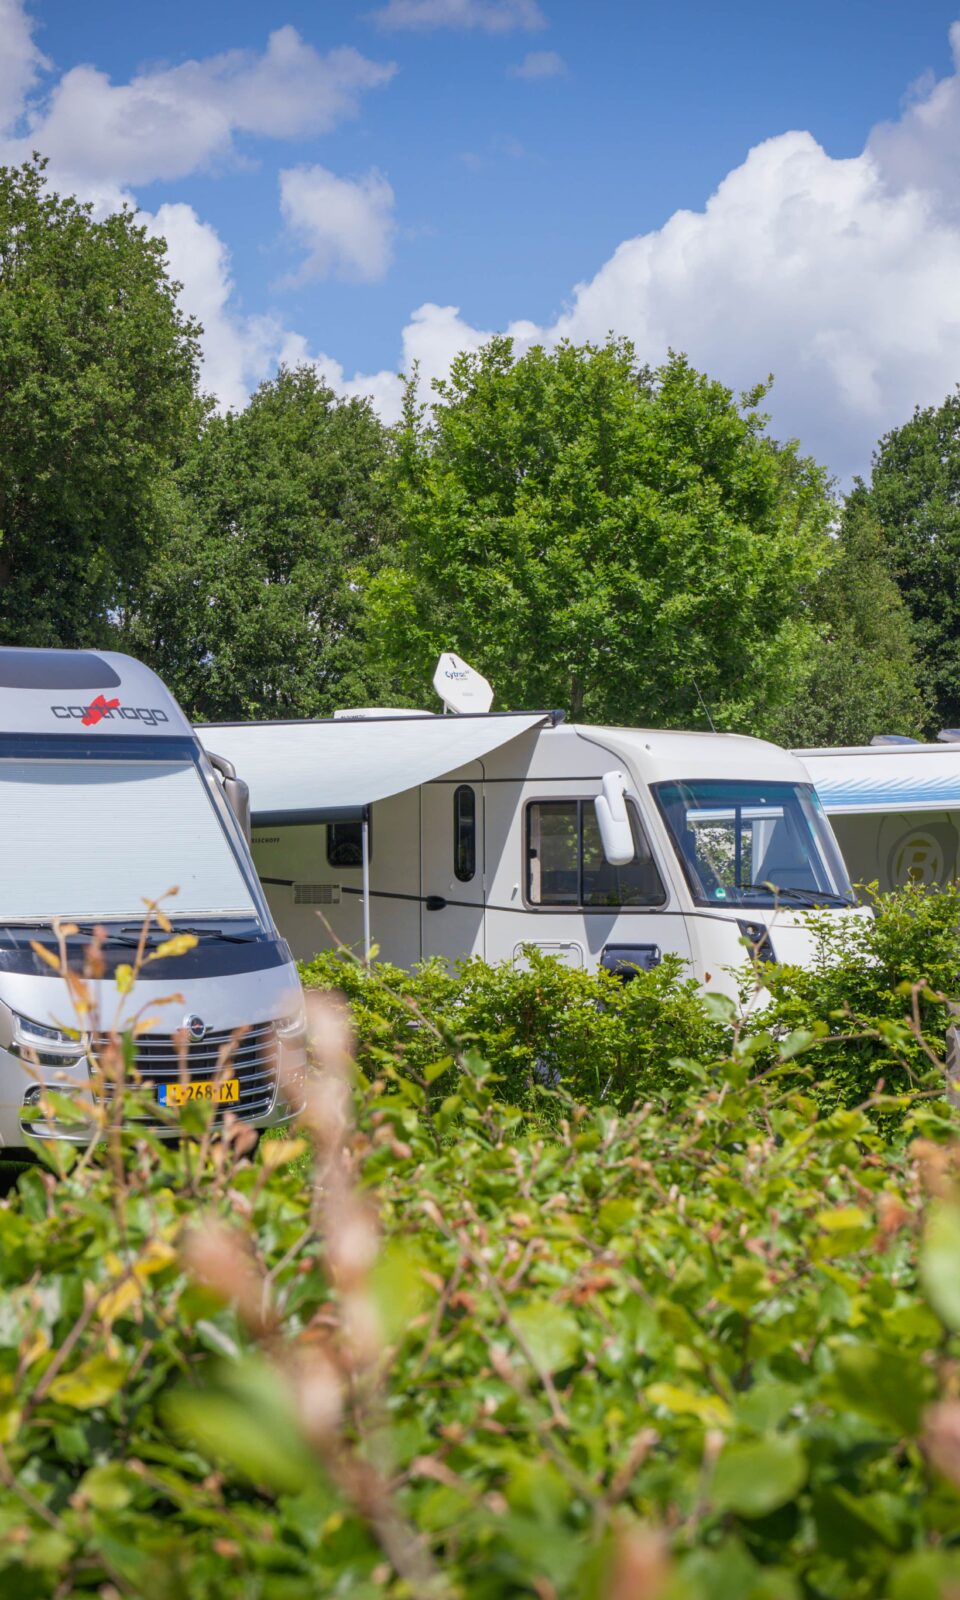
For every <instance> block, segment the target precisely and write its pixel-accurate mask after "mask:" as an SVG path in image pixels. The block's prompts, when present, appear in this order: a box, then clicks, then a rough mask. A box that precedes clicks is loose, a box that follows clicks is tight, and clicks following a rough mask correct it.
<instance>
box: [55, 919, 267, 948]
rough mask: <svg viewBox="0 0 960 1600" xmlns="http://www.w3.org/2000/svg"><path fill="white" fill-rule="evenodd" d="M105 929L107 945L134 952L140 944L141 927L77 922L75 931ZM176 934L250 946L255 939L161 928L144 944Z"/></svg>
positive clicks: (203, 930)
mask: <svg viewBox="0 0 960 1600" xmlns="http://www.w3.org/2000/svg"><path fill="white" fill-rule="evenodd" d="M99 927H105V928H106V930H107V938H106V943H107V944H122V945H124V946H126V947H127V948H128V949H131V950H135V949H136V948H137V946H138V945H139V943H140V939H141V936H142V933H143V929H142V927H140V926H138V925H137V924H136V923H130V924H127V925H126V926H124V927H122V928H117V929H115V930H114V929H111V927H110V925H109V923H99V922H79V923H77V929H78V931H79V932H80V933H86V934H92V933H93V931H94V929H95V928H99ZM178 933H192V934H193V936H194V938H196V939H222V940H223V941H224V943H225V944H250V943H252V941H253V940H255V939H256V937H257V935H256V934H255V933H225V932H224V931H223V930H222V929H220V928H183V927H174V929H173V932H172V933H165V932H164V931H163V929H162V928H158V927H156V926H153V927H151V928H150V930H149V932H148V934H147V938H146V944H147V946H148V947H149V946H150V945H154V944H162V943H163V942H164V941H165V940H166V939H175V938H176V936H177V934H178Z"/></svg>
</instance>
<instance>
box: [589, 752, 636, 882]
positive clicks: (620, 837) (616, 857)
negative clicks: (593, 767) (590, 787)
mask: <svg viewBox="0 0 960 1600" xmlns="http://www.w3.org/2000/svg"><path fill="white" fill-rule="evenodd" d="M625 781H626V780H625V778H624V776H623V773H622V772H605V773H604V775H603V782H602V784H601V791H602V792H601V793H600V794H598V795H597V798H596V800H595V801H594V802H593V803H594V807H595V810H596V813H597V826H598V828H599V829H600V842H601V843H602V845H603V853H604V855H605V856H606V858H607V860H608V861H609V863H610V865H611V866H612V867H625V866H626V865H627V862H628V861H632V860H633V859H634V856H635V855H636V849H635V846H634V842H633V829H632V827H631V826H630V814H629V812H628V811H627V802H626V800H625V799H624V796H623V789H624V783H625Z"/></svg>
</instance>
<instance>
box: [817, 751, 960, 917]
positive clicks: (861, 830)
mask: <svg viewBox="0 0 960 1600" xmlns="http://www.w3.org/2000/svg"><path fill="white" fill-rule="evenodd" d="M795 754H796V755H797V756H799V758H800V759H801V760H802V762H803V764H804V766H805V767H806V768H807V771H808V772H809V773H810V776H811V778H812V780H813V782H814V784H815V785H816V789H817V793H818V794H819V796H820V799H821V802H822V804H823V808H824V810H825V811H826V813H827V815H828V816H829V818H830V821H831V823H832V824H833V828H834V832H835V833H836V835H837V838H838V840H839V843H840V848H841V849H842V851H843V856H844V860H845V861H846V864H847V869H848V871H849V873H850V877H851V878H852V880H853V882H854V884H870V883H878V884H879V886H880V888H881V889H896V888H898V887H899V886H900V885H902V884H907V883H926V884H933V883H949V882H952V881H953V880H954V879H955V878H956V877H957V876H958V875H960V744H953V743H951V744H906V743H904V744H876V745H864V746H860V747H855V746H851V747H850V748H848V749H830V750H797V751H796V752H795Z"/></svg>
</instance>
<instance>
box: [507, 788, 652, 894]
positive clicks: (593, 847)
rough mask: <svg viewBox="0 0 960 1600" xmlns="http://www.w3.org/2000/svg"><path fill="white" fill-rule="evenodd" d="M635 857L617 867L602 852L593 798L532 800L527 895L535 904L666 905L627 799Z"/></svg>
mask: <svg viewBox="0 0 960 1600" xmlns="http://www.w3.org/2000/svg"><path fill="white" fill-rule="evenodd" d="M627 809H628V812H629V816H630V825H631V828H632V830H633V843H634V859H633V860H632V861H628V862H627V864H626V866H622V867H614V866H611V864H610V862H609V861H607V859H606V857H605V856H604V853H603V844H602V842H601V839H600V829H599V826H598V824H597V814H596V810H595V808H594V804H593V801H592V800H534V801H532V802H531V804H530V805H528V806H527V819H526V855H527V861H526V867H527V899H528V901H529V902H530V904H531V905H535V906H585V907H591V908H594V909H601V908H603V907H604V906H662V905H664V904H665V903H666V899H667V895H666V891H665V889H664V887H663V881H662V879H661V877H660V874H659V872H658V871H657V867H656V863H655V862H654V859H653V855H652V853H651V850H650V845H649V842H648V840H647V836H646V833H645V832H644V828H643V824H642V822H641V821H640V816H639V813H638V811H637V808H636V806H635V805H634V803H633V801H632V800H628V801H627Z"/></svg>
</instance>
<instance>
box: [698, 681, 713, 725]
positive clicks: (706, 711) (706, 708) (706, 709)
mask: <svg viewBox="0 0 960 1600" xmlns="http://www.w3.org/2000/svg"><path fill="white" fill-rule="evenodd" d="M693 687H694V688H695V689H696V691H697V699H698V700H699V701H700V704H701V705H702V706H703V714H704V716H705V717H706V719H707V721H708V722H709V724H710V732H711V733H716V731H717V730H716V728H715V727H714V725H713V718H712V717H711V715H710V707H709V706H708V705H707V702H706V700H704V698H703V695H702V694H701V693H700V685H699V683H698V682H697V680H696V678H694V680H693Z"/></svg>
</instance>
